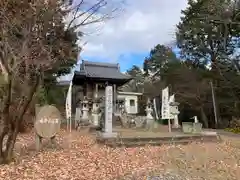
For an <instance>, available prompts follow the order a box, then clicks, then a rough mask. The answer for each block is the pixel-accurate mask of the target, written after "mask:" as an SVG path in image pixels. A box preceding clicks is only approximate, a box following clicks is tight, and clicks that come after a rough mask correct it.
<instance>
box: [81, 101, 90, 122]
mask: <svg viewBox="0 0 240 180" xmlns="http://www.w3.org/2000/svg"><path fill="white" fill-rule="evenodd" d="M88 103H89V102H88V100H87V99H86V98H84V100H83V101H82V102H81V104H82V118H81V120H82V121H83V122H89V104H88Z"/></svg>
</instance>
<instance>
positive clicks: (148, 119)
mask: <svg viewBox="0 0 240 180" xmlns="http://www.w3.org/2000/svg"><path fill="white" fill-rule="evenodd" d="M145 111H146V113H147V116H146V128H147V129H148V130H151V129H152V128H153V124H154V118H153V116H152V113H153V109H152V104H151V102H150V100H149V99H148V102H147V107H146V109H145Z"/></svg>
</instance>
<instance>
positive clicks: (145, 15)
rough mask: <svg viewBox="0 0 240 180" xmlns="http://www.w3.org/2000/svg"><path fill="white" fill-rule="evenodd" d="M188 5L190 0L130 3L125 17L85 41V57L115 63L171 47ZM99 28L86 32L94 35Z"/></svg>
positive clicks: (114, 20) (124, 13)
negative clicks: (127, 56)
mask: <svg viewBox="0 0 240 180" xmlns="http://www.w3.org/2000/svg"><path fill="white" fill-rule="evenodd" d="M186 5H187V0H148V1H146V0H128V1H127V4H126V6H125V7H124V12H123V13H122V14H120V15H119V16H118V17H116V18H114V19H111V20H109V21H107V22H105V23H104V24H101V30H100V31H98V33H95V34H90V35H87V36H85V37H84V41H82V42H86V41H87V44H86V45H85V46H84V51H83V52H82V56H88V57H91V56H93V57H94V56H95V57H99V58H104V59H105V58H106V59H109V61H113V60H116V59H117V58H118V57H119V56H120V55H121V54H130V53H143V52H148V51H149V50H150V49H151V48H152V47H153V46H154V45H156V44H158V43H161V44H167V43H170V42H171V41H173V40H174V32H175V25H176V24H177V23H178V22H179V20H180V15H181V14H180V13H181V10H182V9H185V8H186ZM96 27H98V28H99V26H98V25H96V24H95V25H91V26H88V27H87V28H84V29H83V31H85V32H86V33H88V32H91V33H92V32H94V30H95V29H96ZM82 42H81V43H82Z"/></svg>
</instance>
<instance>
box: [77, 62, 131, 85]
mask: <svg viewBox="0 0 240 180" xmlns="http://www.w3.org/2000/svg"><path fill="white" fill-rule="evenodd" d="M75 76H76V77H78V79H83V78H87V79H92V80H97V81H98V80H101V81H108V82H114V83H116V84H119V83H120V84H125V83H126V82H128V81H130V80H131V79H132V78H131V77H130V76H128V75H126V74H123V73H121V72H120V67H119V64H117V63H115V64H114V63H100V62H91V61H82V64H81V66H80V71H75Z"/></svg>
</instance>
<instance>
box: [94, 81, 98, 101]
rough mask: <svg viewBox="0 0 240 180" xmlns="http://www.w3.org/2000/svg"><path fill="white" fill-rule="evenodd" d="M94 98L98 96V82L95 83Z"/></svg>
mask: <svg viewBox="0 0 240 180" xmlns="http://www.w3.org/2000/svg"><path fill="white" fill-rule="evenodd" d="M94 98H98V84H97V83H96V84H95V94H94Z"/></svg>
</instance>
